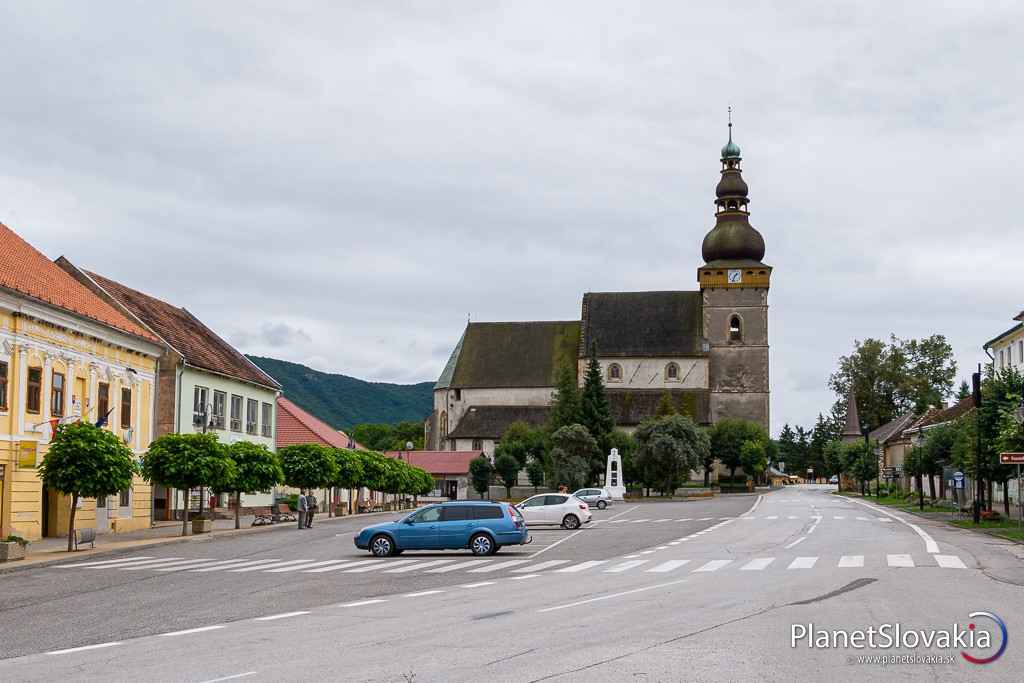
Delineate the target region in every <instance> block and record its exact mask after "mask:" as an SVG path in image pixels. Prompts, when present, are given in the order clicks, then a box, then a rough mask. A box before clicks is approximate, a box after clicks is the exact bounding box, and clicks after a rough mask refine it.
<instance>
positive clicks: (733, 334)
mask: <svg viewBox="0 0 1024 683" xmlns="http://www.w3.org/2000/svg"><path fill="white" fill-rule="evenodd" d="M729 341H731V342H741V341H743V323H742V322H741V321H740V317H739V316H738V315H736V314H733V316H732V317H731V318H729Z"/></svg>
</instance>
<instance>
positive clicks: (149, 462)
mask: <svg viewBox="0 0 1024 683" xmlns="http://www.w3.org/2000/svg"><path fill="white" fill-rule="evenodd" d="M142 476H144V477H145V478H146V479H147V480H149V481H151V482H154V483H158V484H163V485H164V486H170V487H171V488H175V489H179V490H180V491H182V492H184V494H185V504H184V505H183V507H184V514H183V515H182V520H181V535H182V536H188V514H189V507H190V498H191V495H192V489H194V488H196V487H197V486H210V487H212V488H214V489H219V490H227V489H228V488H230V482H231V479H232V478H233V477H234V476H235V463H234V462H233V461H232V460H231V457H230V456H229V455H228V452H227V449H226V448H225V447H224V444H222V443H220V441H218V440H217V435H216V434H214V433H213V432H207V433H205V434H164V435H163V436H161V437H160V438H158V439H157V440H156V441H154V442H153V443H151V444H150V445H149V451H148V452H147V453H146V455H145V457H144V458H143V459H142Z"/></svg>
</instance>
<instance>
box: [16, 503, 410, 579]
mask: <svg viewBox="0 0 1024 683" xmlns="http://www.w3.org/2000/svg"><path fill="white" fill-rule="evenodd" d="M401 512H406V511H405V510H393V511H389V512H364V513H360V514H355V515H344V516H342V517H324V518H323V519H322V520H320V519H318V520H317V524H324V523H330V522H335V521H339V520H349V519H361V518H370V517H376V516H379V515H391V514H396V513H401ZM281 529H295V522H282V523H280V524H274V525H268V526H258V527H249V528H242V529H220V530H215V531H213V532H211V533H209V534H200V535H189V536H168V537H161V538H154V539H145V540H142V541H140V542H138V543H135V544H133V545H124V546H120V547H116V548H103V547H100V548H96V549H95V550H85V551H79V552H77V553H76V552H74V551H72V552H71V553H67V552H64V553H62V554H61V556H60V557H54V558H47V559H43V560H36V561H33V560H31V559H28V558H26V560H15V561H14V562H5V563H3V564H0V575H3V574H13V573H15V572H19V571H26V570H29V569H39V568H43V567H50V566H52V565H55V564H63V563H65V562H67V561H69V560H70V559H72V558H75V559H79V558H92V557H114V556H117V555H124V554H127V553H132V552H135V551H137V550H139V549H140V548H151V547H154V546H164V545H176V544H179V543H211V542H213V541H215V540H216V539H219V538H230V537H234V536H242V535H245V534H253V533H265V532H270V531H278V530H281ZM7 565H9V566H7Z"/></svg>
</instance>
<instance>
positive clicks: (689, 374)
mask: <svg viewBox="0 0 1024 683" xmlns="http://www.w3.org/2000/svg"><path fill="white" fill-rule="evenodd" d="M588 362H589V359H586V358H581V359H580V361H579V368H578V371H577V376H578V377H579V378H580V386H581V387H582V386H583V380H584V377H585V375H586V372H587V363H588ZM597 362H598V363H600V364H601V374H602V377H604V383H605V386H606V387H607V388H609V389H707V387H708V360H707V359H706V358H686V357H682V356H681V357H679V358H617V357H616V358H601V357H599V358H598V359H597ZM612 363H618V364H619V367H621V368H622V378H621V380H614V379H612V378H611V377H609V374H608V368H609V366H610V365H611V364H612ZM669 363H675V364H676V365H678V366H679V377H678V379H675V380H672V379H669V378H668V376H667V375H666V368H667V367H668V364H669Z"/></svg>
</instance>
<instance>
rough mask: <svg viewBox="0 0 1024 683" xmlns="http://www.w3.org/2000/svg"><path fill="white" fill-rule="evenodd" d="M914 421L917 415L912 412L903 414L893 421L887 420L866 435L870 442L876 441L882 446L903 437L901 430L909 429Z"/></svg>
mask: <svg viewBox="0 0 1024 683" xmlns="http://www.w3.org/2000/svg"><path fill="white" fill-rule="evenodd" d="M916 419H917V415H915V414H914V413H913V412H908V413H904V414H902V415H900V416H899V417H897V418H895V419H893V420H889V421H888V422H886V423H885V424H884V425H882V426H881V427H879V428H878V429H876V430H875V431H873V432H871V433H870V434H868V438H869V439H870V440H871V441H877V442H878V443H880V444H882V445H883V446H884V445H885V444H887V443H889V441H891V440H895V439H899V438H900V437H901V436H902V435H903V430H905V429H906V428H907V427H909V426H910V425H911V424H912V423H913V422H914V421H915V420H916Z"/></svg>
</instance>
